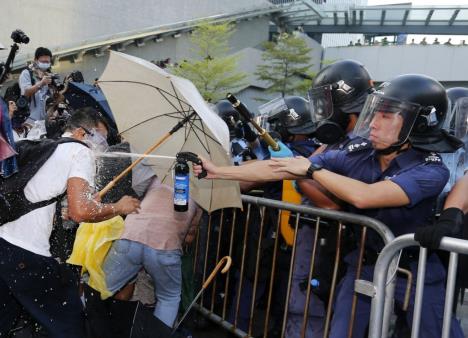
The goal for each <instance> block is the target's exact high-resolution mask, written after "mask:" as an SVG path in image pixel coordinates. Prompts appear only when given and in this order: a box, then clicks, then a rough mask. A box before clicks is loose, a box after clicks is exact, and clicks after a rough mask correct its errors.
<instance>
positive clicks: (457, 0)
mask: <svg viewBox="0 0 468 338" xmlns="http://www.w3.org/2000/svg"><path fill="white" fill-rule="evenodd" d="M408 2H411V3H412V4H413V6H460V5H468V0H408V1H404V0H402V1H398V0H368V5H390V4H398V3H408ZM423 37H424V35H408V42H410V41H411V39H413V38H414V41H415V42H419V41H421V40H422V38H423ZM436 37H437V38H438V39H439V41H440V42H441V43H444V42H445V41H447V40H448V38H451V39H452V40H451V41H452V43H454V44H457V43H460V41H461V40H466V43H468V35H453V36H449V35H431V36H427V41H428V43H432V41H434V38H436Z"/></svg>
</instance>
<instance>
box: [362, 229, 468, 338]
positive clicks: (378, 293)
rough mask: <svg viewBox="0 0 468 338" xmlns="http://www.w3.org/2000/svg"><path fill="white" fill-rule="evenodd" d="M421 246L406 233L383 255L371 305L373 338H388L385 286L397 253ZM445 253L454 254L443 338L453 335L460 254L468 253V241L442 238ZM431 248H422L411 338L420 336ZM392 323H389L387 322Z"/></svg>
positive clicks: (376, 271)
mask: <svg viewBox="0 0 468 338" xmlns="http://www.w3.org/2000/svg"><path fill="white" fill-rule="evenodd" d="M418 245H419V243H418V242H416V241H415V240H414V234H406V235H403V236H400V237H398V238H396V239H395V240H394V241H392V242H391V243H390V244H388V245H387V246H386V247H385V248H384V249H383V250H382V252H381V253H380V255H379V258H378V260H377V263H376V267H375V270H374V283H373V286H372V287H373V289H374V290H373V299H372V306H371V316H370V326H369V338H381V337H386V335H387V331H386V330H385V328H384V327H383V325H385V324H386V323H385V321H386V319H384V304H385V301H386V298H387V299H388V297H389V295H385V284H386V283H387V278H386V276H387V274H388V270H389V265H390V263H391V262H392V260H393V259H394V257H395V256H396V254H397V253H398V252H399V251H400V250H402V249H405V248H407V247H411V246H418ZM440 249H441V250H445V251H449V252H450V260H449V266H448V272H447V284H446V293H445V306H444V318H443V327H442V338H448V337H449V336H450V326H451V319H452V307H453V300H454V295H455V292H454V290H455V280H456V272H457V264H458V254H468V241H466V240H461V239H455V238H449V237H444V238H443V239H442V242H441V245H440ZM426 261H427V249H426V248H422V247H421V248H420V249H419V261H418V273H417V284H416V290H415V300H414V310H413V313H414V314H413V322H412V330H411V337H419V331H420V321H421V309H422V297H423V292H424V279H425V274H426V273H425V272H426ZM387 324H388V323H387Z"/></svg>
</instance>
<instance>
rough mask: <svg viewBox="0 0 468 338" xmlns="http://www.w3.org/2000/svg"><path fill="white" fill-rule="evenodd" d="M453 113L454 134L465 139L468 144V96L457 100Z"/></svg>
mask: <svg viewBox="0 0 468 338" xmlns="http://www.w3.org/2000/svg"><path fill="white" fill-rule="evenodd" d="M453 114H454V116H453V118H452V120H455V123H454V125H452V126H453V132H454V135H455V137H457V138H459V139H460V140H463V141H464V142H465V145H466V143H467V142H466V139H467V138H468V97H463V98H460V99H458V100H457V103H455V106H454V107H453Z"/></svg>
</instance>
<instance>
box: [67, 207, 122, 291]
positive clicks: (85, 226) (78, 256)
mask: <svg viewBox="0 0 468 338" xmlns="http://www.w3.org/2000/svg"><path fill="white" fill-rule="evenodd" d="M123 230H124V220H123V218H122V217H120V216H116V217H114V218H111V219H109V220H107V221H103V222H99V223H81V224H80V226H79V227H78V231H77V232H76V237H75V243H74V244H73V252H72V254H71V256H70V258H69V259H68V260H67V263H69V264H74V265H80V266H82V270H81V273H82V274H83V273H85V272H88V273H89V282H88V284H89V286H91V287H92V288H93V289H95V290H97V291H99V292H100V293H101V299H106V298H108V297H110V296H112V294H111V293H110V292H109V290H107V286H106V278H105V275H104V271H103V270H102V268H101V266H102V263H103V262H104V259H105V258H106V255H107V252H108V251H109V249H110V247H111V245H112V241H114V240H116V239H119V238H120V235H121V234H122V232H123Z"/></svg>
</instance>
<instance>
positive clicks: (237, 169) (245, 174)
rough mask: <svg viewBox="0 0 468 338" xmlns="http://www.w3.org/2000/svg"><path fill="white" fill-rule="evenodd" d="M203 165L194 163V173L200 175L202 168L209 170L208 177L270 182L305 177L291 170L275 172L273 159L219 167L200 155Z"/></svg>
mask: <svg viewBox="0 0 468 338" xmlns="http://www.w3.org/2000/svg"><path fill="white" fill-rule="evenodd" d="M200 159H201V160H202V165H196V164H194V165H193V173H194V174H195V175H198V174H200V173H201V172H202V169H205V170H206V171H207V174H208V175H207V176H206V178H208V179H223V180H235V181H246V182H269V181H280V180H290V179H291V180H295V179H298V178H304V177H303V176H298V175H294V174H291V173H289V172H275V171H273V168H272V167H271V165H270V164H271V161H270V160H268V161H254V162H249V163H247V164H245V165H242V166H229V167H218V166H216V165H215V164H214V163H213V162H211V161H209V160H207V159H205V158H203V157H200Z"/></svg>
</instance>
